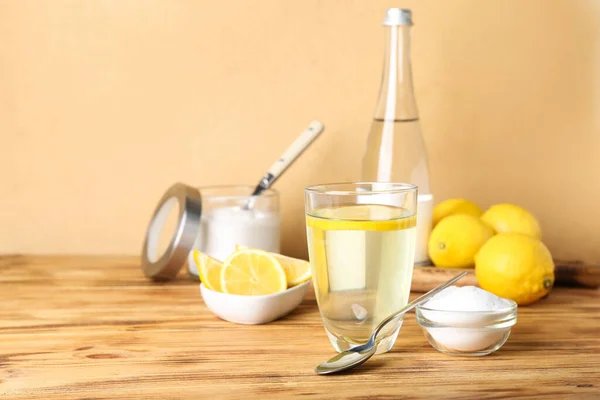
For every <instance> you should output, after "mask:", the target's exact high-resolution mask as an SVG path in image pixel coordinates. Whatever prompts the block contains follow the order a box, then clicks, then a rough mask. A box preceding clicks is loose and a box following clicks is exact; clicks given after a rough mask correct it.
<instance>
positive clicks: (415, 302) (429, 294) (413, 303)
mask: <svg viewBox="0 0 600 400" xmlns="http://www.w3.org/2000/svg"><path fill="white" fill-rule="evenodd" d="M466 274H467V273H466V272H462V273H460V274H458V275H456V276H455V277H454V278H452V279H450V280H449V281H448V282H446V283H444V284H443V285H440V286H438V287H436V288H435V289H432V290H430V291H429V292H427V293H425V294H424V295H422V296H420V297H417V298H416V299H414V300H413V301H411V302H410V303H408V304H407V305H406V306H404V308H402V309H400V310H399V311H397V312H395V313H394V314H392V315H390V316H389V317H387V318H386V319H384V320H383V321H381V322H380V323H379V325H377V327H375V330H374V331H373V334H372V335H371V339H370V340H373V341H375V338H376V337H377V335H378V334H379V331H380V330H381V329H382V328H383V327H384V326H385V325H387V324H388V323H389V322H390V321H392V320H393V319H394V318H396V317H398V316H399V315H402V314H404V313H406V312H408V311H410V310H412V309H413V308H415V307H416V306H418V305H419V304H421V303H424V302H426V301H427V300H429V299H430V298H431V297H433V296H435V295H436V294H438V293H439V292H441V291H442V290H444V289H446V288H447V287H448V286H450V285H452V284H453V283H454V282H456V281H457V280H459V279H460V278H462V277H463V276H465V275H466Z"/></svg>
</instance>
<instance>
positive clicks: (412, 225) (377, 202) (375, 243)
mask: <svg viewBox="0 0 600 400" xmlns="http://www.w3.org/2000/svg"><path fill="white" fill-rule="evenodd" d="M305 209H306V230H307V238H308V251H309V257H310V264H311V269H312V275H313V278H312V279H313V285H314V288H315V294H316V298H317V303H318V305H319V312H320V313H321V317H322V318H323V324H324V325H325V331H326V332H327V335H328V337H329V340H330V341H331V344H332V345H333V347H334V348H335V349H336V350H337V351H339V352H341V351H345V350H348V349H350V348H352V347H354V346H357V345H360V344H363V343H366V342H367V341H368V340H369V336H370V335H371V333H372V331H373V329H374V328H375V326H377V324H379V322H381V321H382V320H383V319H385V318H386V317H387V316H389V315H390V314H392V313H394V312H395V311H397V310H399V309H400V308H402V307H403V306H405V305H406V304H407V302H408V296H409V294H410V285H411V280H412V271H413V265H414V257H415V243H416V221H417V218H416V215H417V187H416V186H414V185H411V184H407V183H379V182H358V183H335V184H324V185H316V186H310V187H307V188H306V189H305ZM401 325H402V317H399V318H398V319H397V320H396V321H394V323H390V324H388V325H387V327H386V328H384V329H383V330H382V331H381V332H380V333H379V335H378V337H377V340H378V345H377V346H378V347H377V353H385V352H387V351H389V350H390V349H391V348H392V347H393V345H394V343H395V341H396V338H397V336H398V332H399V331H400V327H401Z"/></svg>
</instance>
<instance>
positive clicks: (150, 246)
mask: <svg viewBox="0 0 600 400" xmlns="http://www.w3.org/2000/svg"><path fill="white" fill-rule="evenodd" d="M176 205H178V206H179V208H178V209H179V212H178V216H177V224H176V227H175V229H174V232H173V236H172V237H171V239H170V241H169V245H168V247H167V249H166V250H165V251H164V253H162V255H160V254H158V245H159V238H160V235H161V232H162V230H163V228H165V224H166V222H167V218H168V217H169V214H170V213H171V212H172V210H173V207H175V206H176ZM201 214H202V197H201V195H200V191H198V189H196V188H193V187H191V186H188V185H185V184H183V183H176V184H174V185H173V186H171V187H170V188H169V189H168V190H167V191H166V192H165V194H164V195H163V197H162V199H161V200H160V202H159V203H158V205H157V206H156V210H154V215H153V216H152V219H151V220H150V224H149V225H148V229H147V231H146V239H145V240H144V247H143V249H142V269H143V271H144V274H145V275H146V276H147V277H149V278H152V279H154V280H160V281H165V280H170V279H173V278H175V277H176V276H177V273H178V272H179V270H180V269H181V268H182V267H183V266H184V265H185V262H186V259H187V256H188V255H189V253H190V251H191V250H192V248H193V246H194V241H195V240H196V236H197V235H198V231H199V229H200V216H201Z"/></svg>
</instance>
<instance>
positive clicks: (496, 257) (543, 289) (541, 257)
mask: <svg viewBox="0 0 600 400" xmlns="http://www.w3.org/2000/svg"><path fill="white" fill-rule="evenodd" d="M475 274H476V276H477V280H478V281H479V285H480V286H481V288H482V289H485V290H487V291H490V292H492V293H494V294H495V295H497V296H501V297H505V298H507V299H511V300H514V301H516V302H517V304H519V305H526V304H530V303H533V302H534V301H536V300H538V299H540V298H542V297H544V296H545V295H546V294H547V293H548V292H549V291H550V289H552V285H553V284H554V261H553V260H552V256H551V254H550V251H548V248H547V247H546V246H544V244H543V243H542V242H541V241H539V240H538V239H536V238H533V237H531V236H529V235H524V234H521V233H500V234H498V235H496V236H494V237H493V238H491V239H490V240H488V241H487V243H486V244H484V245H483V247H482V248H481V250H479V253H478V254H477V256H476V258H475Z"/></svg>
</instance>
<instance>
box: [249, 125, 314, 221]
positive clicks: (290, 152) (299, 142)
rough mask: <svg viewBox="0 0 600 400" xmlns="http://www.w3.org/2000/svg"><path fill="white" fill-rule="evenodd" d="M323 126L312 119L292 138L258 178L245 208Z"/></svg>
mask: <svg viewBox="0 0 600 400" xmlns="http://www.w3.org/2000/svg"><path fill="white" fill-rule="evenodd" d="M323 129H324V126H323V124H322V123H321V122H319V121H316V120H315V121H312V122H311V123H310V125H308V128H306V129H305V130H304V132H302V133H301V134H300V136H298V137H297V138H296V140H294V142H293V143H292V144H291V145H290V146H289V147H288V148H287V149H286V150H285V151H284V152H283V154H282V155H281V156H280V157H279V159H277V161H275V162H274V163H273V165H271V167H270V168H269V170H268V171H267V172H266V173H265V175H264V176H263V177H262V178H261V179H260V181H259V182H258V185H256V188H254V192H252V194H251V197H250V200H248V202H247V203H246V204H245V205H244V209H245V210H249V209H251V208H252V207H253V206H254V202H255V200H256V197H255V196H258V195H260V194H261V193H262V192H264V191H265V190H267V189H268V188H270V187H271V185H272V184H273V182H275V181H276V180H277V178H279V177H280V176H281V175H282V174H283V173H284V172H285V170H286V169H288V167H289V166H290V165H292V163H293V162H294V161H296V159H297V158H298V157H299V156H300V154H302V152H304V150H306V149H307V148H308V146H310V144H311V143H312V142H313V141H314V140H315V139H316V138H317V137H319V135H320V134H321V132H323Z"/></svg>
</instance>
